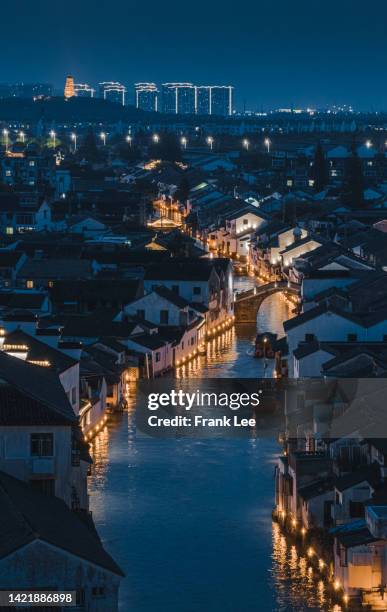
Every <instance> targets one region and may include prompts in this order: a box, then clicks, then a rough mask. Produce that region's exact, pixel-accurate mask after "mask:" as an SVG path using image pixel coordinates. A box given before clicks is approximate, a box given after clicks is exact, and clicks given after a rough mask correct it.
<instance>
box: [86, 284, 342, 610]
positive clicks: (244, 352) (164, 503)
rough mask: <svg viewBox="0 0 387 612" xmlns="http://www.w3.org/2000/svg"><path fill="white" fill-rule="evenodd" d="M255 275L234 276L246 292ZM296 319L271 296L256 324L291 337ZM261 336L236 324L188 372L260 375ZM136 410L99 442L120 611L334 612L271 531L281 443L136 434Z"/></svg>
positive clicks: (100, 496) (98, 487)
mask: <svg viewBox="0 0 387 612" xmlns="http://www.w3.org/2000/svg"><path fill="white" fill-rule="evenodd" d="M251 283H252V280H251V279H240V280H239V279H237V284H239V285H240V286H243V287H244V288H248V286H249V284H251ZM289 317H290V306H289V305H288V303H287V302H286V301H285V300H284V299H283V298H281V296H280V295H279V294H276V295H274V296H271V297H269V298H267V300H265V302H264V303H263V305H262V307H261V310H260V312H259V315H258V322H257V323H258V328H259V329H260V330H261V331H265V330H269V329H270V330H271V331H274V332H277V333H278V334H279V335H283V329H282V321H283V320H285V319H287V318H289ZM255 334H256V330H255V329H253V328H252V327H251V326H250V327H249V326H247V327H242V326H236V327H235V329H230V330H228V331H227V332H226V333H225V334H224V335H222V336H219V337H218V338H216V339H214V340H213V341H211V343H210V346H209V349H208V354H207V356H205V357H200V358H199V359H198V360H195V361H194V362H192V363H191V364H190V365H189V366H186V371H185V372H183V371H182V372H181V373H180V375H182V376H187V375H189V376H203V377H255V376H263V375H264V370H263V363H262V360H257V359H254V358H253V357H252V351H253V343H254V339H255ZM195 363H196V365H195ZM188 368H189V369H188ZM134 411H135V405H134V400H133V399H132V400H131V401H130V405H129V409H128V411H127V412H125V413H124V414H122V415H116V416H115V417H114V419H113V420H112V421H111V422H109V424H108V426H107V427H106V428H105V429H104V430H103V431H102V432H101V433H100V434H99V435H98V437H97V438H96V439H95V441H94V442H93V459H94V465H93V467H92V474H91V478H90V486H89V492H90V505H91V509H92V511H93V516H94V520H95V522H96V525H97V528H98V531H99V533H100V535H101V537H102V540H103V542H104V544H105V546H106V548H107V550H108V551H109V552H110V553H111V554H112V555H113V556H114V558H115V559H116V561H117V562H118V563H119V564H120V565H121V567H122V568H123V570H124V571H125V573H126V578H125V579H124V580H123V581H122V586H121V589H120V610H121V611H124V612H126V611H128V612H129V611H130V612H254V611H256V612H270V611H271V612H296V611H297V612H304V611H306V610H328V609H329V608H325V607H323V606H324V593H321V592H320V591H319V590H318V588H317V587H316V583H315V581H314V580H313V579H312V577H311V576H310V575H308V574H305V571H306V568H305V571H304V570H303V569H302V565H301V566H300V564H299V559H298V558H297V556H296V553H295V551H293V550H292V549H290V548H288V546H287V545H286V542H285V540H284V539H283V538H282V536H281V535H280V534H279V532H278V529H276V527H277V526H276V525H274V528H273V527H272V521H271V509H272V505H273V491H274V486H273V485H274V483H273V469H274V463H275V459H276V457H277V454H278V447H277V443H276V442H275V441H273V440H267V439H262V440H245V439H233V440H222V439H216V440H215V439H214V440H198V439H179V440H170V439H169V440H160V439H144V438H139V439H136V437H135V428H134ZM303 600H304V601H305V603H303ZM319 604H321V605H319ZM306 605H308V606H309V607H306ZM313 606H314V607H313ZM337 612H339V611H337Z"/></svg>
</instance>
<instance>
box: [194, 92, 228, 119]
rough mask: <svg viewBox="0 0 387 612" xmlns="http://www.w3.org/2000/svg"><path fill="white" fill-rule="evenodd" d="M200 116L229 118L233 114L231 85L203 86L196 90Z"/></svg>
mask: <svg viewBox="0 0 387 612" xmlns="http://www.w3.org/2000/svg"><path fill="white" fill-rule="evenodd" d="M196 96H197V102H196V108H197V113H198V115H218V116H221V117H227V116H230V115H232V112H233V87H231V85H203V86H199V87H197V88H196Z"/></svg>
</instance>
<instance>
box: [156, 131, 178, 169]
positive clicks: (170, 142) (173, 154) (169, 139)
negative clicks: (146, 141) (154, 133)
mask: <svg viewBox="0 0 387 612" xmlns="http://www.w3.org/2000/svg"><path fill="white" fill-rule="evenodd" d="M149 154H150V157H152V158H153V159H161V160H162V161H170V162H176V161H181V147H180V144H179V141H178V139H177V136H176V135H175V134H171V133H170V132H163V133H162V134H161V135H160V136H159V139H158V141H157V142H152V145H151V146H150V148H149Z"/></svg>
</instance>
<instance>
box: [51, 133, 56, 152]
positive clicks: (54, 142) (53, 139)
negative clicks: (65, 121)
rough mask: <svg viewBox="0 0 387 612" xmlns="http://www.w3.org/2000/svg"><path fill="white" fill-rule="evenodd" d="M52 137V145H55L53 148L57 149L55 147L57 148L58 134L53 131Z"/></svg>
mask: <svg viewBox="0 0 387 612" xmlns="http://www.w3.org/2000/svg"><path fill="white" fill-rule="evenodd" d="M50 137H51V140H52V145H53V147H54V149H55V147H56V133H55V132H54V130H51V132H50Z"/></svg>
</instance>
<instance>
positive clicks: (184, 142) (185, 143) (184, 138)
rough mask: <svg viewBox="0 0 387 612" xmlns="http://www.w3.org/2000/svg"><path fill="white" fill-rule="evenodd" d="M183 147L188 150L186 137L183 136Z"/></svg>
mask: <svg viewBox="0 0 387 612" xmlns="http://www.w3.org/2000/svg"><path fill="white" fill-rule="evenodd" d="M180 142H181V144H182V146H183V147H184V148H185V149H186V148H187V142H188V141H187V139H186V137H185V136H182V138H181V140H180Z"/></svg>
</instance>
